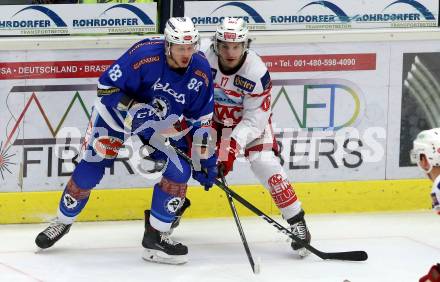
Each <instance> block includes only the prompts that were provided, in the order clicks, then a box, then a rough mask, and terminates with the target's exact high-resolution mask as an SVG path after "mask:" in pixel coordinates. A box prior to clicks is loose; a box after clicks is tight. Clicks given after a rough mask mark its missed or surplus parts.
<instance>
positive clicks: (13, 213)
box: [0, 179, 431, 224]
mask: <svg viewBox="0 0 440 282" xmlns="http://www.w3.org/2000/svg"><path fill="white" fill-rule="evenodd" d="M430 186H431V185H430V182H429V181H426V180H417V179H411V180H388V181H356V182H355V181H351V182H350V181H345V182H323V183H298V184H294V187H295V191H296V193H297V195H298V197H299V199H300V200H301V201H302V202H303V208H304V209H305V211H306V212H307V213H352V212H371V211H401V210H422V209H424V210H426V209H429V208H430V198H429V196H428V195H429V191H430V189H431V188H430ZM231 188H232V189H233V190H234V191H235V192H237V193H238V194H239V195H241V196H242V197H243V198H245V199H246V200H248V201H249V202H251V203H253V204H254V205H255V206H256V207H258V208H259V209H261V210H262V211H263V212H265V213H267V214H270V215H275V214H279V211H278V209H277V208H276V206H275V205H274V204H273V202H272V199H271V197H270V195H269V193H268V192H267V191H266V190H265V189H264V188H263V187H262V186H260V185H232V186H231ZM152 192H153V189H151V188H146V189H145V188H144V189H109V190H94V191H92V194H91V197H90V200H89V203H88V204H87V206H86V208H85V210H84V211H83V212H82V213H81V215H80V216H79V218H78V220H79V221H98V220H131V219H142V218H143V211H144V209H146V208H149V207H150V206H151V196H152ZM60 196H61V192H52V191H51V192H25V193H0V224H4V223H34V222H44V221H49V220H50V219H51V218H53V217H54V215H55V214H56V208H57V206H58V202H59V199H60ZM187 197H188V198H190V199H191V203H192V204H191V208H190V209H188V211H187V212H186V213H185V217H188V218H206V217H228V216H231V211H230V210H229V207H228V204H227V200H226V197H225V193H224V192H223V191H222V190H220V189H219V188H212V189H211V190H210V191H208V192H206V191H204V190H203V189H202V188H201V187H194V186H193V187H190V188H189V189H188V194H187ZM236 206H237V209H238V213H239V215H241V216H251V215H254V214H252V213H251V212H250V211H249V210H247V209H246V208H244V207H243V206H242V205H240V204H236Z"/></svg>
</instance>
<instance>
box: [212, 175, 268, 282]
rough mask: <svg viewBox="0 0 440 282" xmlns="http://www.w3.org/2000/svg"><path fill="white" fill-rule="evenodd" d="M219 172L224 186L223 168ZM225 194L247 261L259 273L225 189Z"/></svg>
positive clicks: (255, 272)
mask: <svg viewBox="0 0 440 282" xmlns="http://www.w3.org/2000/svg"><path fill="white" fill-rule="evenodd" d="M219 173H220V177H221V179H222V183H223V184H224V185H225V186H226V185H227V184H226V179H225V176H224V175H223V170H222V169H220V171H219ZM225 194H226V198H228V203H229V207H230V208H231V211H232V215H233V216H234V220H235V224H236V225H237V229H238V233H240V237H241V242H242V243H243V247H244V250H245V251H246V255H247V258H248V260H249V263H250V265H251V267H252V272H254V274H258V273H260V265H258V264H255V262H254V258H253V257H252V253H251V250H250V249H249V245H248V242H247V240H246V236H245V235H244V231H243V227H242V226H241V222H240V218H239V217H238V213H237V209H236V208H235V204H234V201H233V199H232V197H231V195H229V194H228V193H227V192H226V191H225Z"/></svg>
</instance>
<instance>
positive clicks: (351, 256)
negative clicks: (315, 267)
mask: <svg viewBox="0 0 440 282" xmlns="http://www.w3.org/2000/svg"><path fill="white" fill-rule="evenodd" d="M319 257H321V258H322V259H335V260H349V261H366V260H367V259H368V254H367V253H366V252H364V251H351V252H338V253H324V252H320V255H319Z"/></svg>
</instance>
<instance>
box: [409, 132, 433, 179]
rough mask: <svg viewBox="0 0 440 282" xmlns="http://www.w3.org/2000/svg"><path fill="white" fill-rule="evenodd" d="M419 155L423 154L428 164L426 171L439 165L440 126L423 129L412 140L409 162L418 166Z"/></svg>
mask: <svg viewBox="0 0 440 282" xmlns="http://www.w3.org/2000/svg"><path fill="white" fill-rule="evenodd" d="M421 155H425V157H426V159H427V161H428V163H429V165H430V168H429V169H428V171H425V172H426V173H430V172H431V170H432V168H433V167H435V166H440V128H433V129H429V130H423V131H421V132H420V133H419V134H418V135H417V137H416V139H415V140H414V141H413V149H412V150H411V162H412V163H416V164H417V165H418V166H419V167H420V156H421Z"/></svg>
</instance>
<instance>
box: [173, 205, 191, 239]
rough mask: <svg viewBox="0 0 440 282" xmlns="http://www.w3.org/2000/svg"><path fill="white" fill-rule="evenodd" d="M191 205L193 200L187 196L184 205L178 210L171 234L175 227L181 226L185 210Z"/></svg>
mask: <svg viewBox="0 0 440 282" xmlns="http://www.w3.org/2000/svg"><path fill="white" fill-rule="evenodd" d="M189 206H191V201H190V200H189V199H188V198H185V201H184V202H183V205H182V207H181V208H180V209H178V210H177V212H176V219H175V220H174V221H173V224H171V230H170V234H171V233H172V232H173V230H174V228H176V227H177V226H179V224H180V219H181V218H182V215H183V213H184V212H185V210H186V209H187V208H189Z"/></svg>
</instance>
